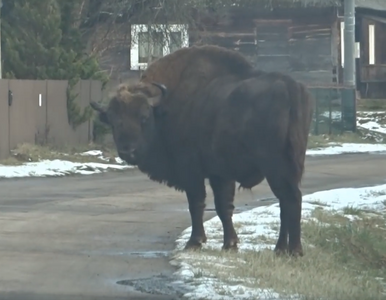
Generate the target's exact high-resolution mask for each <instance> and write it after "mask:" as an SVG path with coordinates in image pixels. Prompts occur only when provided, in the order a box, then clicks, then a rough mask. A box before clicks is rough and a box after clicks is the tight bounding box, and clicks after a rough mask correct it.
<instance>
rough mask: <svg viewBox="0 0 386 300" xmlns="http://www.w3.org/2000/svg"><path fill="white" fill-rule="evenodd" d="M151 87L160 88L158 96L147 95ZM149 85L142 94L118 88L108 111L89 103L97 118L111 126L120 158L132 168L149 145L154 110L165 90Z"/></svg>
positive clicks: (130, 89)
mask: <svg viewBox="0 0 386 300" xmlns="http://www.w3.org/2000/svg"><path fill="white" fill-rule="evenodd" d="M152 85H153V86H156V87H157V88H158V89H160V91H161V93H159V95H156V96H153V97H150V96H148V95H149V94H151V92H150V88H149V87H152ZM152 85H146V86H144V88H145V91H144V90H143V89H141V88H138V86H134V87H127V86H121V87H120V88H119V89H118V92H117V93H116V94H115V96H114V97H112V99H111V100H110V103H109V105H108V107H107V109H105V108H103V107H101V106H100V105H99V104H97V103H96V102H91V104H90V105H91V107H92V108H93V109H94V110H96V111H97V112H98V113H99V119H100V120H101V121H102V122H103V123H105V124H108V125H109V126H110V127H111V129H112V132H113V137H114V142H115V145H116V148H117V151H118V155H119V157H120V158H122V159H123V160H125V161H126V162H127V163H128V164H131V165H137V164H138V161H139V160H140V159H141V157H143V155H144V154H145V153H146V151H147V150H148V147H149V146H150V143H151V140H152V139H153V137H154V134H155V120H154V109H155V107H157V106H158V105H159V103H160V101H161V99H162V97H163V96H165V94H166V91H167V89H166V87H165V86H164V85H162V84H159V83H152ZM153 92H154V91H153Z"/></svg>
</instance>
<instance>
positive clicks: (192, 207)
mask: <svg viewBox="0 0 386 300" xmlns="http://www.w3.org/2000/svg"><path fill="white" fill-rule="evenodd" d="M186 196H187V198H188V202H189V212H190V217H191V219H192V233H191V236H190V239H189V241H188V242H187V243H186V246H185V249H199V248H201V245H202V243H205V242H206V235H205V229H204V224H203V217H204V209H205V197H206V192H205V184H204V182H202V184H200V185H197V186H196V187H195V188H193V187H192V188H190V189H187V190H186Z"/></svg>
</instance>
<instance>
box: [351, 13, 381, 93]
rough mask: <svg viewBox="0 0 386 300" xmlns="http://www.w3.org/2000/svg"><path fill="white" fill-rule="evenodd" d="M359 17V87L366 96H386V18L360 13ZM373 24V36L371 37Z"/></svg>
mask: <svg viewBox="0 0 386 300" xmlns="http://www.w3.org/2000/svg"><path fill="white" fill-rule="evenodd" d="M357 19H358V24H359V28H358V30H359V33H358V34H359V39H360V46H361V57H360V59H359V64H358V69H359V70H358V72H359V79H358V89H359V90H360V92H361V95H362V97H364V98H386V88H385V83H386V51H385V49H386V18H381V17H377V16H371V15H359V16H358V17H357ZM371 25H372V26H373V28H374V36H373V38H371V37H370V35H371V34H370V29H369V28H370V26H371ZM372 49H374V50H372ZM371 52H373V55H371ZM371 57H373V58H371Z"/></svg>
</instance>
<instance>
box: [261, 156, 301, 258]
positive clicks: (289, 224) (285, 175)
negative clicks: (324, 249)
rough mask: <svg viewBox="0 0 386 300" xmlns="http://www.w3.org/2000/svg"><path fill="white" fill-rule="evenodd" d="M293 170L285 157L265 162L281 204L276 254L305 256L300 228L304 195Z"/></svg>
mask: <svg viewBox="0 0 386 300" xmlns="http://www.w3.org/2000/svg"><path fill="white" fill-rule="evenodd" d="M292 170H293V168H292V167H291V162H290V161H288V159H286V158H284V157H279V158H275V159H272V160H269V161H265V162H264V173H265V175H266V179H267V182H268V184H269V186H270V188H271V190H272V192H273V193H274V195H275V196H276V197H277V198H278V199H279V202H280V232H279V238H278V241H277V243H276V247H275V252H276V253H277V254H281V253H286V252H289V254H291V255H294V256H303V248H302V244H301V228H300V227H301V225H300V221H301V210H302V193H301V191H300V189H299V182H298V180H297V179H296V178H297V176H296V174H294V172H293V171H292Z"/></svg>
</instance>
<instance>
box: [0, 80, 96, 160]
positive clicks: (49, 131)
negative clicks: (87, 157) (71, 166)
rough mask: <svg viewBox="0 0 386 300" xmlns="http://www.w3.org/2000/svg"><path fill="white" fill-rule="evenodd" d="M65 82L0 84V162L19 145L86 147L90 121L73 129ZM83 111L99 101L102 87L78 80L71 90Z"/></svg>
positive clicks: (22, 81)
mask: <svg viewBox="0 0 386 300" xmlns="http://www.w3.org/2000/svg"><path fill="white" fill-rule="evenodd" d="M67 87H68V81H66V80H13V79H1V80H0V159H3V158H6V157H7V156H9V153H10V150H12V149H14V148H15V147H16V146H17V145H18V144H20V143H50V144H52V145H56V146H61V145H79V144H87V143H88V142H89V141H91V140H92V121H87V122H85V123H83V124H81V125H79V126H78V127H77V128H76V129H73V128H72V126H71V125H70V124H69V121H68V114H67ZM72 92H73V93H75V94H78V96H77V99H76V103H78V104H79V106H80V107H81V108H82V109H84V108H85V107H86V106H88V105H89V103H90V101H91V99H92V100H94V101H100V100H101V98H102V84H101V82H100V81H96V80H81V81H79V82H78V83H77V85H76V86H75V87H74V88H73V89H72Z"/></svg>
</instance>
